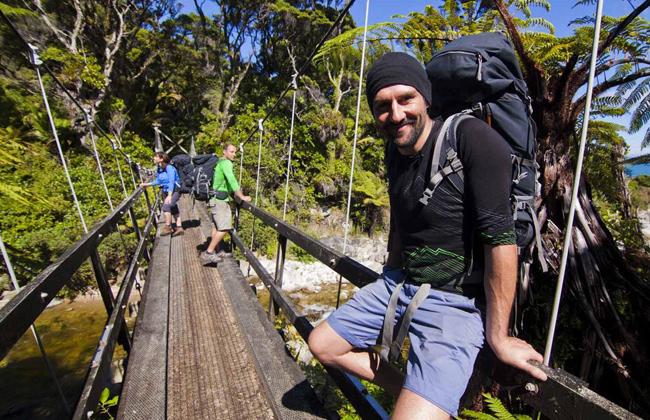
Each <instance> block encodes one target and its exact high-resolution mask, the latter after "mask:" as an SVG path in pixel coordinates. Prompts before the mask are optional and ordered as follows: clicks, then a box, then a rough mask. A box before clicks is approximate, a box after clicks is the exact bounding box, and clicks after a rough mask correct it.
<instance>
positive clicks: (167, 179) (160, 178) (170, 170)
mask: <svg viewBox="0 0 650 420" xmlns="http://www.w3.org/2000/svg"><path fill="white" fill-rule="evenodd" d="M151 185H160V186H161V187H162V190H163V192H164V193H168V192H173V191H174V185H177V186H179V187H180V186H181V178H180V177H179V176H178V171H177V170H176V168H174V165H171V164H167V167H166V168H165V169H163V168H161V167H160V166H159V167H158V168H157V169H156V179H155V181H154V182H152V183H151Z"/></svg>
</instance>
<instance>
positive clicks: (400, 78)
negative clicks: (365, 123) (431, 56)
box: [366, 52, 431, 110]
mask: <svg viewBox="0 0 650 420" xmlns="http://www.w3.org/2000/svg"><path fill="white" fill-rule="evenodd" d="M392 85H407V86H412V87H414V88H415V89H417V90H418V92H420V94H422V96H423V97H424V100H425V101H427V104H431V82H429V78H428V77H427V73H426V71H425V70H424V66H422V64H420V62H419V61H418V60H416V59H415V58H413V57H411V56H410V55H408V54H406V53H401V52H390V53H387V54H384V55H383V56H382V57H381V58H380V59H379V60H377V61H375V63H374V64H373V65H372V67H371V68H370V71H368V76H367V80H366V97H367V98H368V105H370V109H371V110H372V101H373V100H374V99H375V95H376V94H377V92H379V91H380V90H381V89H383V88H385V87H386V86H392Z"/></svg>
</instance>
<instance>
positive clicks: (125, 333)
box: [90, 249, 131, 352]
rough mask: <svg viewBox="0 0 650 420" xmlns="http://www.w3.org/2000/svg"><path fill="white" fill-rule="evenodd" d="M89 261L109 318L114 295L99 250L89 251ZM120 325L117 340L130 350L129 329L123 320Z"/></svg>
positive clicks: (125, 348) (113, 303)
mask: <svg viewBox="0 0 650 420" xmlns="http://www.w3.org/2000/svg"><path fill="white" fill-rule="evenodd" d="M90 261H91V263H92V266H93V271H94V272H95V279H96V280H97V288H98V289H99V293H100V294H101V296H102V301H104V307H105V308H106V314H107V315H108V317H109V318H110V316H111V312H113V308H114V307H115V297H114V296H113V292H112V291H111V285H110V284H108V278H107V277H106V271H105V270H104V266H103V265H102V260H101V258H100V257H99V252H97V249H95V250H94V251H93V252H91V253H90ZM121 324H122V325H121V327H120V336H119V342H120V344H121V345H122V347H124V350H126V351H127V352H130V351H131V336H130V335H129V330H128V328H127V326H126V323H125V322H124V321H123V322H122V323H121Z"/></svg>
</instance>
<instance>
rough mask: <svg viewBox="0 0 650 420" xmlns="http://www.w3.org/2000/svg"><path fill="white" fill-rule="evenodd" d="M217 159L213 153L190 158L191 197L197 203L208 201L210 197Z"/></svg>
mask: <svg viewBox="0 0 650 420" xmlns="http://www.w3.org/2000/svg"><path fill="white" fill-rule="evenodd" d="M218 161H219V158H218V157H217V155H215V154H214V153H209V154H205V155H198V156H195V157H194V158H192V164H193V165H194V171H193V172H192V179H193V185H192V195H193V196H194V198H195V199H196V200H198V201H208V200H209V199H210V197H211V195H212V177H213V175H214V167H215V166H216V165H217V162H218Z"/></svg>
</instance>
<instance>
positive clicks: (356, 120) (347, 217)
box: [336, 0, 370, 308]
mask: <svg viewBox="0 0 650 420" xmlns="http://www.w3.org/2000/svg"><path fill="white" fill-rule="evenodd" d="M369 9H370V0H366V14H365V17H364V21H363V41H362V44H361V45H362V46H361V67H360V68H359V89H358V92H357V113H356V115H355V117H354V140H353V141H352V162H351V163H350V182H349V183H348V202H347V208H346V210H345V224H344V225H343V232H344V233H343V251H342V252H343V255H345V253H346V251H347V245H348V232H349V230H350V206H351V204H352V185H353V182H354V165H355V161H356V159H355V158H356V155H357V140H358V138H359V110H360V109H361V93H362V90H363V70H364V67H365V64H366V41H367V35H368V10H369ZM342 284H343V276H341V275H339V285H338V292H337V293H336V307H337V308H338V307H339V304H340V303H341V286H342Z"/></svg>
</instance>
